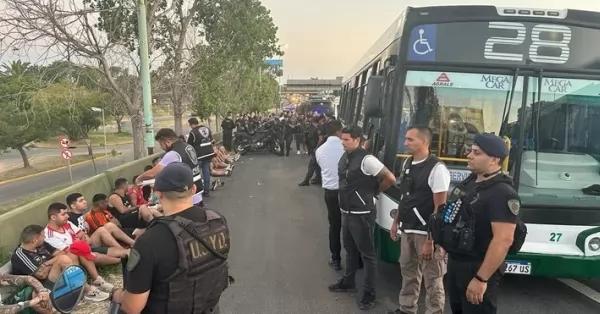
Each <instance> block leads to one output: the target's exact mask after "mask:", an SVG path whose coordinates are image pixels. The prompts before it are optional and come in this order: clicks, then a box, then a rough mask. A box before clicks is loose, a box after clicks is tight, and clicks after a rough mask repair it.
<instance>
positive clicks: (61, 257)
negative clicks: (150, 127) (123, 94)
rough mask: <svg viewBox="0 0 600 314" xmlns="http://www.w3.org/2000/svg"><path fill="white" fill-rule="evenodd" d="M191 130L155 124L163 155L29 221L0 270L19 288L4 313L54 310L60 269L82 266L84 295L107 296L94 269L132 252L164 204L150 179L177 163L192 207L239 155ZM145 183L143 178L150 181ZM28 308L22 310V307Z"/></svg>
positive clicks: (193, 122) (200, 129)
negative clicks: (42, 219)
mask: <svg viewBox="0 0 600 314" xmlns="http://www.w3.org/2000/svg"><path fill="white" fill-rule="evenodd" d="M189 123H190V127H191V129H192V130H191V132H190V134H189V136H187V137H184V138H183V139H182V137H181V136H178V135H177V134H176V133H175V131H173V130H172V129H161V130H159V131H158V132H157V133H156V137H155V139H156V140H157V141H158V143H159V145H160V146H161V148H162V149H163V150H165V153H164V154H162V156H160V157H156V158H154V159H153V160H152V162H151V164H149V165H146V166H145V167H144V169H143V172H142V173H140V174H139V175H135V176H134V177H133V178H131V179H128V178H118V179H116V180H115V182H114V186H113V189H112V190H111V191H110V193H107V194H105V193H103V192H104V191H99V192H100V193H97V194H94V195H93V196H91V204H90V203H88V201H87V199H86V197H85V196H84V195H83V194H82V193H80V192H77V191H73V193H71V194H69V195H68V196H67V197H66V199H65V202H64V203H52V204H50V205H49V206H48V208H47V224H46V225H45V226H41V225H28V226H26V227H25V228H24V229H23V230H22V231H21V235H20V242H21V243H20V244H19V246H18V247H17V248H16V249H15V250H14V252H13V254H12V255H11V259H10V270H9V271H8V272H7V273H3V274H0V282H1V283H2V285H9V286H15V287H18V288H19V289H18V291H17V292H16V293H15V294H14V295H13V296H11V297H10V298H9V299H8V300H6V301H5V302H4V304H1V305H0V314H4V313H21V312H23V313H53V307H52V304H51V302H50V300H49V294H50V292H51V289H52V288H53V287H54V285H55V283H56V282H57V280H59V277H60V276H61V273H62V271H63V270H64V269H66V268H67V267H68V266H70V265H80V266H82V267H83V268H84V269H85V270H86V272H87V274H88V276H89V279H90V284H86V285H85V288H84V295H83V298H84V299H85V300H87V301H90V302H100V301H104V300H107V299H109V298H111V295H112V294H113V293H114V292H115V290H116V289H115V287H114V286H113V284H111V283H109V282H108V281H106V280H105V279H104V278H102V276H100V275H99V272H98V268H99V267H101V266H105V265H119V264H121V263H122V260H123V258H125V257H126V256H130V255H131V251H132V248H133V247H134V245H135V243H136V241H137V240H138V239H139V238H140V236H141V235H142V234H144V233H145V232H146V231H147V230H148V229H149V227H150V226H151V222H152V221H156V220H157V218H164V217H165V214H164V212H163V204H162V203H163V202H162V200H161V199H160V197H159V196H158V195H157V194H160V193H159V192H160V191H159V189H158V188H157V187H156V184H155V182H153V180H152V179H154V178H155V177H157V176H158V175H160V173H161V172H162V170H163V169H165V168H166V167H167V166H168V165H169V164H172V163H177V164H180V163H183V164H186V167H188V168H189V169H191V170H193V172H194V174H195V180H194V181H195V185H194V192H195V195H194V204H195V205H197V206H204V198H205V197H208V196H209V195H210V192H209V191H211V190H216V189H217V187H218V186H219V185H222V184H223V183H222V182H221V180H222V178H223V177H228V176H231V174H232V171H233V169H234V163H235V161H236V160H237V158H238V157H239V156H237V155H234V154H230V153H229V152H228V151H227V150H226V149H225V147H224V146H223V145H222V144H219V143H216V141H215V140H214V139H213V138H212V132H211V131H210V129H208V128H207V127H206V126H203V125H201V124H200V123H198V120H197V119H195V118H192V119H190V121H189ZM149 180H150V181H149ZM28 311H29V312H28Z"/></svg>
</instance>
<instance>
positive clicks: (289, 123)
mask: <svg viewBox="0 0 600 314" xmlns="http://www.w3.org/2000/svg"><path fill="white" fill-rule="evenodd" d="M282 123H284V125H283V141H284V143H285V144H284V147H285V155H286V156H289V155H290V150H292V141H293V140H294V129H295V128H296V123H297V120H296V118H293V117H292V116H291V115H290V114H289V112H288V114H286V115H285V117H284V120H283V121H282Z"/></svg>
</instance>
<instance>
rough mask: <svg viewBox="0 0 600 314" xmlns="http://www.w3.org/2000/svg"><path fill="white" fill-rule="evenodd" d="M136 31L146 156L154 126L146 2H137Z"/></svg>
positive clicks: (152, 150) (150, 145) (152, 136)
mask: <svg viewBox="0 0 600 314" xmlns="http://www.w3.org/2000/svg"><path fill="white" fill-rule="evenodd" d="M137 4H138V30H139V34H140V35H139V40H138V41H139V43H140V80H141V85H142V99H143V102H144V125H145V130H146V148H147V149H148V155H152V154H154V126H153V125H152V124H153V119H152V87H151V85H150V57H149V56H148V28H147V22H146V0H138V3H137Z"/></svg>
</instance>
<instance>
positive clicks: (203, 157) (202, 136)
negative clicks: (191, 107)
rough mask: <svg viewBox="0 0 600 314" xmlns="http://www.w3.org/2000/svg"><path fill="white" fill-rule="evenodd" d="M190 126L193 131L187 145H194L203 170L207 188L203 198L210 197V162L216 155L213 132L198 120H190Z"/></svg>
mask: <svg viewBox="0 0 600 314" xmlns="http://www.w3.org/2000/svg"><path fill="white" fill-rule="evenodd" d="M188 124H189V125H190V128H192V130H191V131H190V136H189V137H188V140H187V143H188V144H190V145H192V147H194V149H195V150H196V155H197V156H198V161H199V162H200V164H199V166H200V169H201V170H202V179H203V180H204V186H206V187H207V188H206V189H205V190H204V192H203V193H202V195H203V196H208V191H209V190H210V189H209V187H210V162H211V160H212V158H213V156H214V155H215V151H214V149H213V147H212V145H213V137H212V131H211V130H210V128H209V127H207V126H206V125H200V123H199V122H198V119H196V118H190V119H189V120H188Z"/></svg>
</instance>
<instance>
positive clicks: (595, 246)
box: [588, 237, 600, 252]
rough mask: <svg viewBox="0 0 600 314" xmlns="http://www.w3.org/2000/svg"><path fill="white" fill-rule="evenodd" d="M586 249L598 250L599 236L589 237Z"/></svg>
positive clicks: (599, 245) (599, 247)
mask: <svg viewBox="0 0 600 314" xmlns="http://www.w3.org/2000/svg"><path fill="white" fill-rule="evenodd" d="M588 249H589V250H590V251H592V252H598V251H599V250H600V238H598V237H595V238H591V239H590V242H588Z"/></svg>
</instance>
